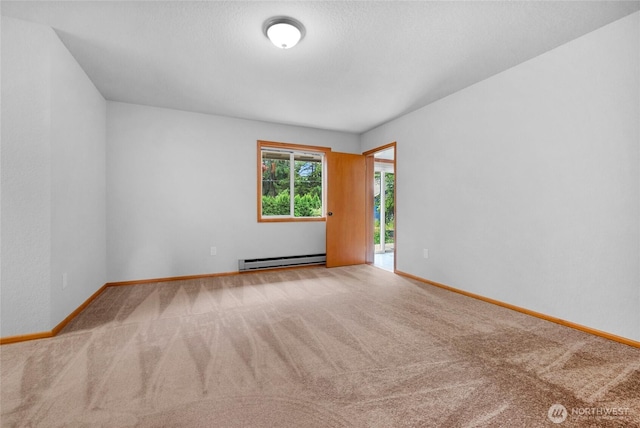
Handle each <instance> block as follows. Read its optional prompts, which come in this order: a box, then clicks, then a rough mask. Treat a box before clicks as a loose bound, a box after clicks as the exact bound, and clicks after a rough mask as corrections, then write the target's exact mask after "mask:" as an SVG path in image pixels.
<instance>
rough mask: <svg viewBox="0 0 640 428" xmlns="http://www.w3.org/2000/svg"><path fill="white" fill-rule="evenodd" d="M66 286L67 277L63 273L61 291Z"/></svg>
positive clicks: (67, 282) (67, 283)
mask: <svg viewBox="0 0 640 428" xmlns="http://www.w3.org/2000/svg"><path fill="white" fill-rule="evenodd" d="M67 285H69V277H68V275H67V273H66V272H65V273H63V274H62V289H63V290H64V289H65V288H67Z"/></svg>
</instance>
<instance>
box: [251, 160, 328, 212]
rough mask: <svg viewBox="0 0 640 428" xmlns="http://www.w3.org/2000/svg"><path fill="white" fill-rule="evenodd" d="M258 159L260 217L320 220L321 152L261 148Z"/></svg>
mask: <svg viewBox="0 0 640 428" xmlns="http://www.w3.org/2000/svg"><path fill="white" fill-rule="evenodd" d="M261 158H262V166H261V168H262V191H261V194H262V207H261V210H262V211H261V214H262V216H263V217H275V216H288V217H294V218H302V217H322V181H323V177H322V169H323V160H324V155H323V154H322V153H312V152H309V153H307V152H302V151H293V150H276V149H270V148H263V149H262V150H261ZM291 195H293V201H292V200H291Z"/></svg>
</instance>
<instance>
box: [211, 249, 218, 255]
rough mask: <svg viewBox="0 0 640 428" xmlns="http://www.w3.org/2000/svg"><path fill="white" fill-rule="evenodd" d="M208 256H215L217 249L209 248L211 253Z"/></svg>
mask: <svg viewBox="0 0 640 428" xmlns="http://www.w3.org/2000/svg"><path fill="white" fill-rule="evenodd" d="M210 254H211V255H212V256H215V255H216V254H218V249H217V248H216V247H211V252H210Z"/></svg>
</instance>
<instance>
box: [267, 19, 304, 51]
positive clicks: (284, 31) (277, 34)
mask: <svg viewBox="0 0 640 428" xmlns="http://www.w3.org/2000/svg"><path fill="white" fill-rule="evenodd" d="M263 31H264V34H265V36H267V38H268V39H269V40H271V43H273V44H274V45H276V46H277V47H279V48H280V49H291V48H292V47H294V46H295V45H297V44H298V42H299V41H300V40H302V38H303V37H304V33H305V30H304V25H302V23H301V22H300V21H297V20H295V19H293V18H289V17H286V16H277V17H275V18H271V19H268V20H267V21H266V22H265V23H264V27H263Z"/></svg>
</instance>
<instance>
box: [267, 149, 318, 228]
mask: <svg viewBox="0 0 640 428" xmlns="http://www.w3.org/2000/svg"><path fill="white" fill-rule="evenodd" d="M257 147H258V152H257V156H256V159H257V169H256V172H257V178H258V180H257V186H256V190H257V195H258V196H257V208H258V223H283V222H292V223H296V222H307V221H326V220H327V217H326V207H325V202H326V187H327V186H326V184H327V177H326V171H327V169H326V158H327V153H329V152H331V148H330V147H321V146H306V145H303V144H291V143H280V142H275V141H263V140H258V144H257ZM263 149H267V150H268V149H280V150H292V151H301V152H316V153H322V154H323V155H324V156H323V162H322V216H321V217H263V216H262V150H263ZM292 197H293V195H292Z"/></svg>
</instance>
